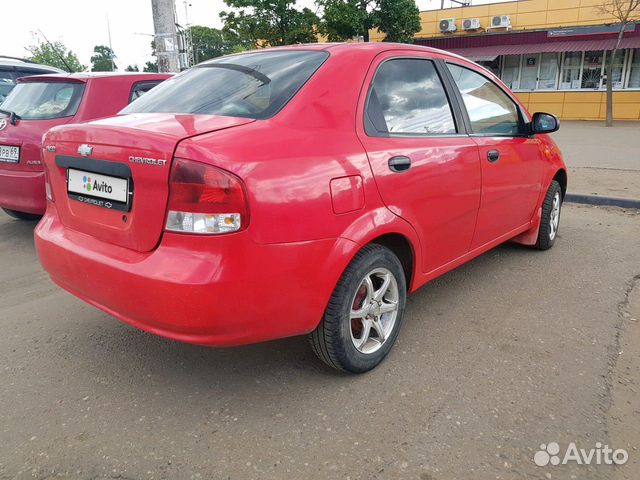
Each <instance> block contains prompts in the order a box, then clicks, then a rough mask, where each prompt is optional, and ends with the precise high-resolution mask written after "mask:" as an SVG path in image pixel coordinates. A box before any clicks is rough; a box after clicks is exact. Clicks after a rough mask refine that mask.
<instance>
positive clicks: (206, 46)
mask: <svg viewBox="0 0 640 480" xmlns="http://www.w3.org/2000/svg"><path fill="white" fill-rule="evenodd" d="M191 39H192V41H193V54H194V58H195V62H196V63H200V62H204V61H205V60H209V59H210V58H215V57H221V56H222V55H228V54H230V53H234V52H236V51H237V50H238V47H241V46H240V45H239V41H238V39H237V38H236V37H234V36H233V35H231V34H230V33H228V32H225V31H223V30H220V29H217V28H209V27H202V26H198V25H194V26H193V27H191ZM241 49H242V48H241Z"/></svg>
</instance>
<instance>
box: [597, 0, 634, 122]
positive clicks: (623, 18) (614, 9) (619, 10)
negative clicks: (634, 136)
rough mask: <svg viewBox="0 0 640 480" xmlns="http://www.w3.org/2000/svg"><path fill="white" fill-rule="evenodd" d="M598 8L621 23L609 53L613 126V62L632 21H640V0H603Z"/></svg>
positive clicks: (609, 114) (609, 113)
mask: <svg viewBox="0 0 640 480" xmlns="http://www.w3.org/2000/svg"><path fill="white" fill-rule="evenodd" d="M597 10H598V11H599V12H600V13H601V14H603V15H606V16H609V17H613V18H615V19H616V20H617V21H618V22H619V23H620V30H619V31H618V39H617V41H616V45H615V47H613V51H612V52H611V55H607V59H608V61H607V127H611V126H613V62H614V60H615V58H616V53H617V52H618V50H619V49H620V43H621V42H622V37H623V36H624V32H625V30H626V29H627V26H628V25H629V24H631V23H635V22H638V21H640V0H603V3H602V4H601V5H599V6H598V7H597Z"/></svg>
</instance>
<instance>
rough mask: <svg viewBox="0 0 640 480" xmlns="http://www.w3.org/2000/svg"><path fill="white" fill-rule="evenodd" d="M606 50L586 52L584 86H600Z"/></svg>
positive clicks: (583, 72) (583, 74) (583, 73)
mask: <svg viewBox="0 0 640 480" xmlns="http://www.w3.org/2000/svg"><path fill="white" fill-rule="evenodd" d="M603 60H604V52H585V54H584V68H583V71H582V88H600V81H601V80H602V65H603Z"/></svg>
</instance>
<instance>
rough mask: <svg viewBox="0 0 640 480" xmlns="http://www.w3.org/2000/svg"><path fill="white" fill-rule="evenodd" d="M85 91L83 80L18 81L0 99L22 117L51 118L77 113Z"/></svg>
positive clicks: (25, 118)
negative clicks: (3, 97)
mask: <svg viewBox="0 0 640 480" xmlns="http://www.w3.org/2000/svg"><path fill="white" fill-rule="evenodd" d="M83 92H84V84H83V83H66V82H24V83H19V84H18V85H16V87H15V88H14V89H13V90H12V91H11V93H10V94H9V96H8V97H7V98H6V99H5V101H4V102H3V103H2V108H3V109H4V110H10V111H12V112H15V113H16V114H17V115H19V116H20V118H22V119H23V120H52V119H54V118H62V117H71V116H73V115H75V114H76V112H77V111H78V107H79V106H80V100H81V99H82V93H83Z"/></svg>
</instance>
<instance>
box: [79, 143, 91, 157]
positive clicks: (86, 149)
mask: <svg viewBox="0 0 640 480" xmlns="http://www.w3.org/2000/svg"><path fill="white" fill-rule="evenodd" d="M91 152H93V147H90V146H89V145H87V144H82V145H80V146H79V147H78V153H79V154H80V155H82V156H83V157H88V156H89V155H91Z"/></svg>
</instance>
